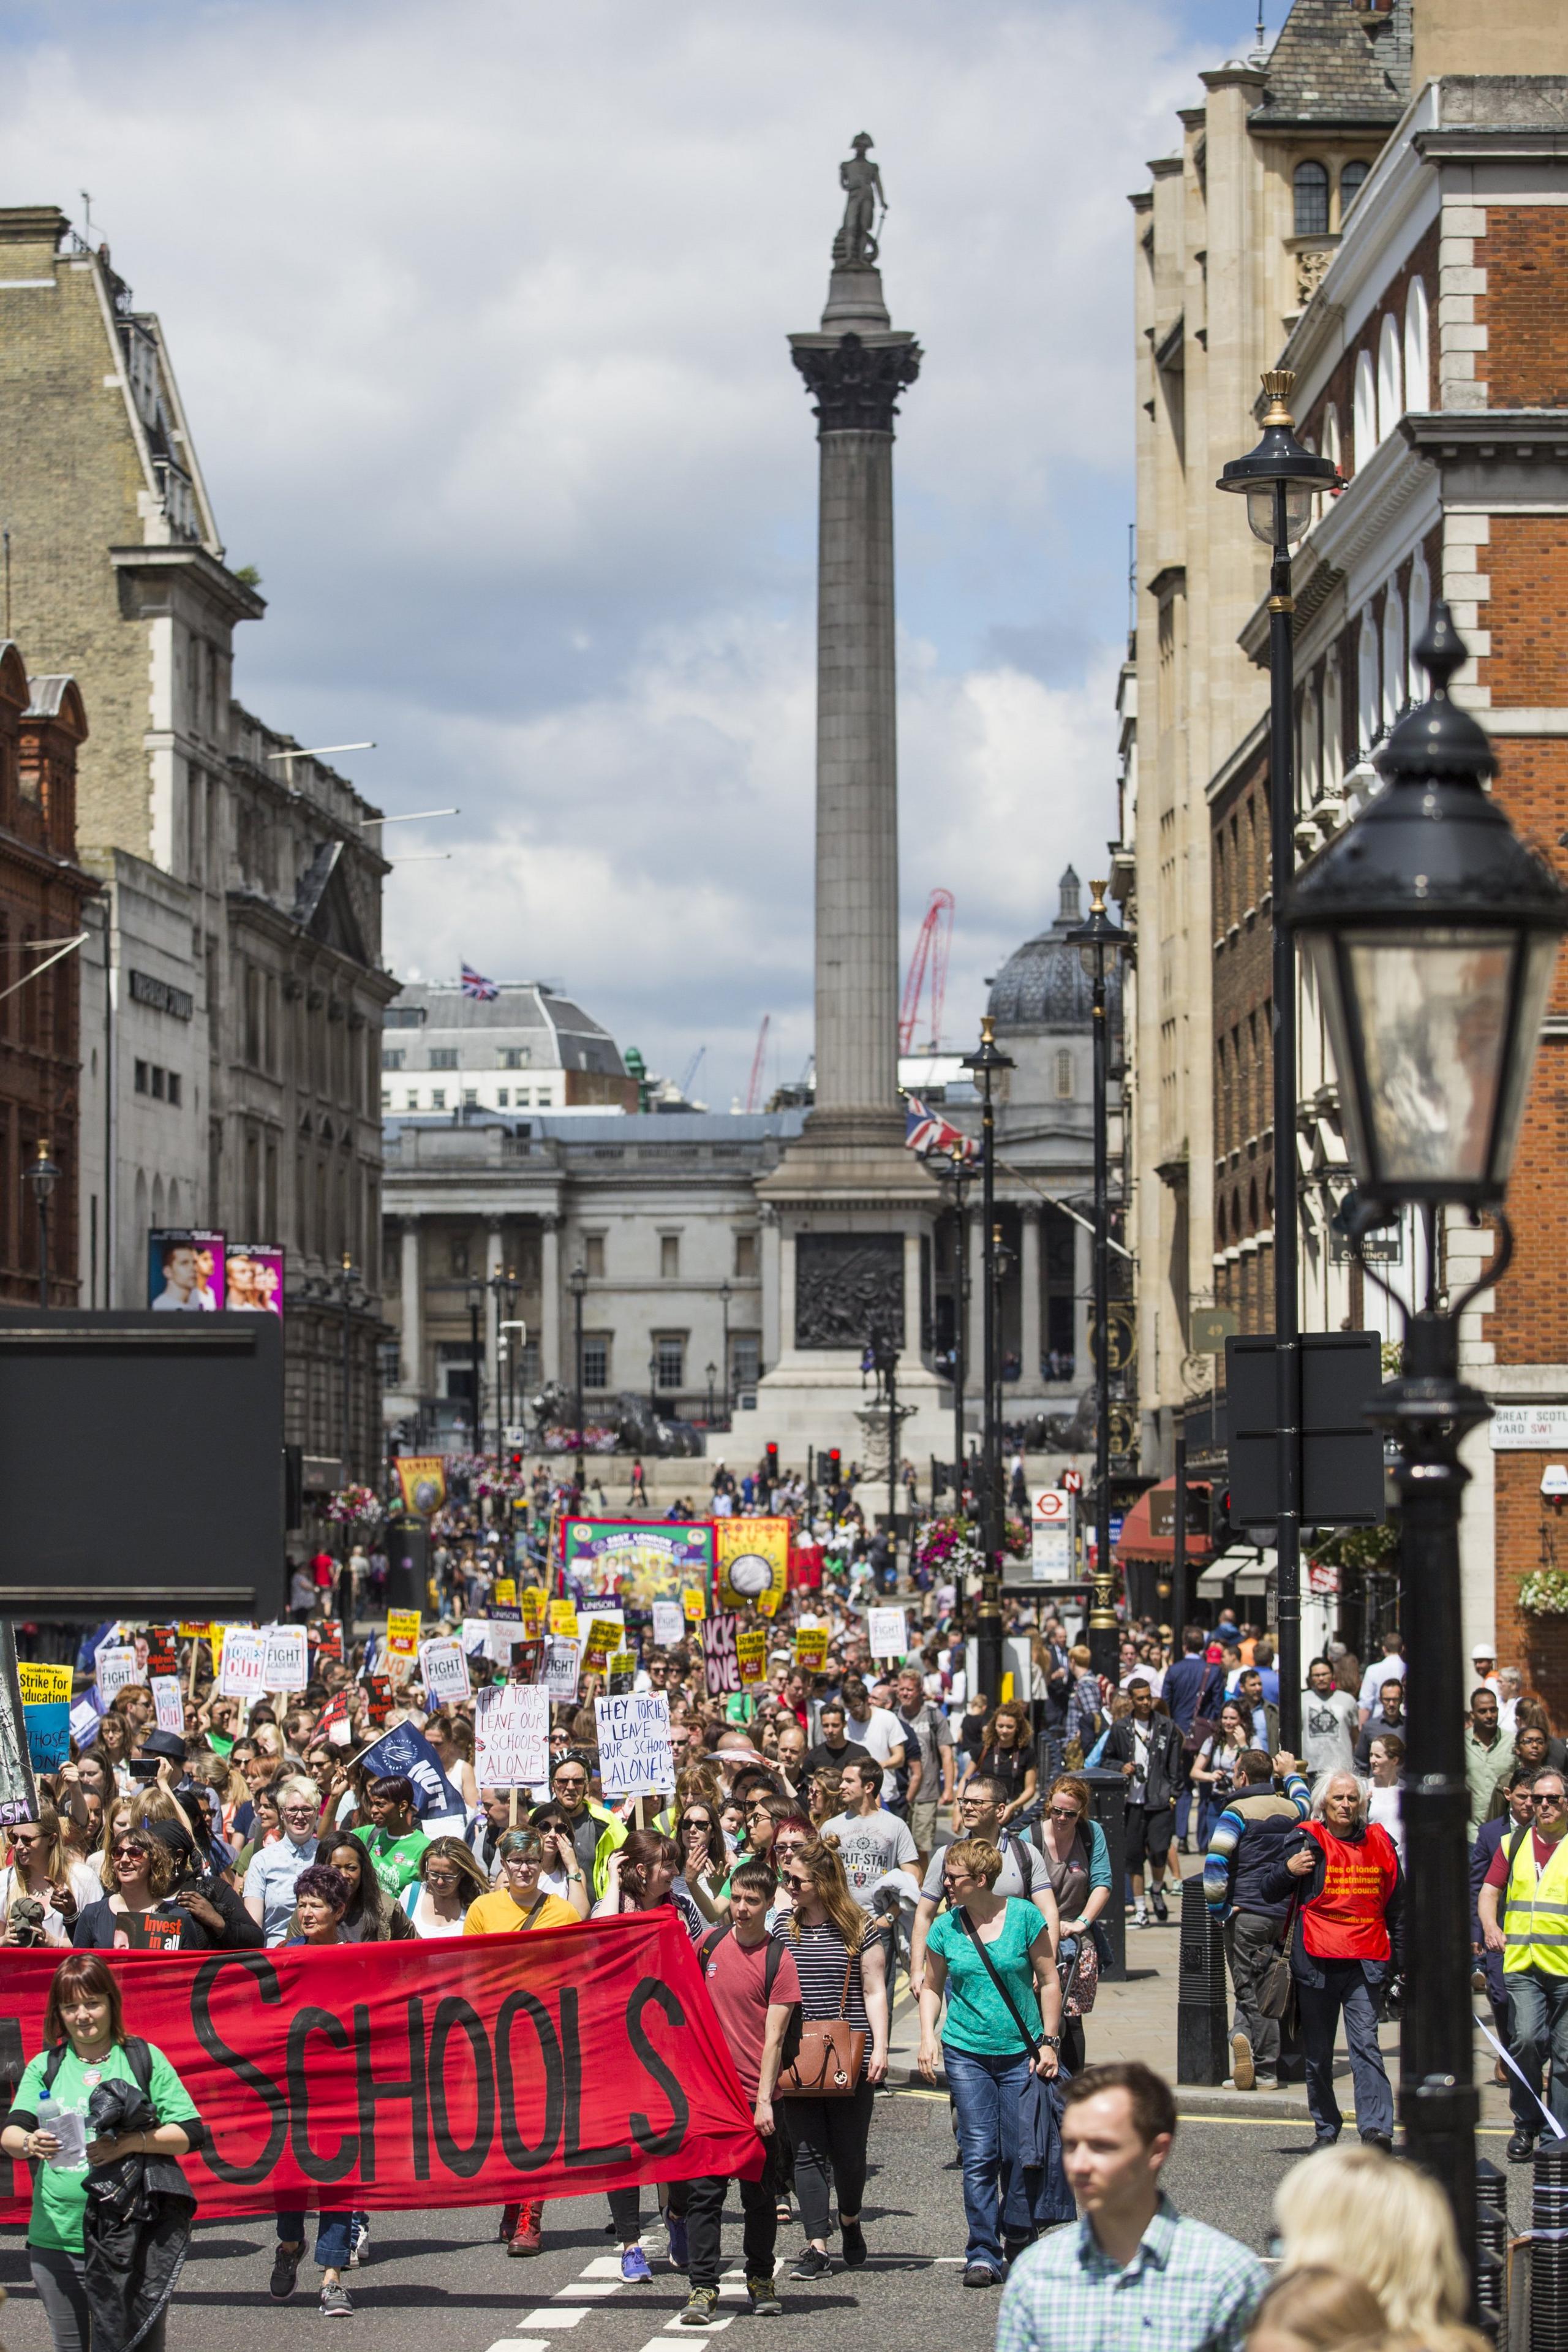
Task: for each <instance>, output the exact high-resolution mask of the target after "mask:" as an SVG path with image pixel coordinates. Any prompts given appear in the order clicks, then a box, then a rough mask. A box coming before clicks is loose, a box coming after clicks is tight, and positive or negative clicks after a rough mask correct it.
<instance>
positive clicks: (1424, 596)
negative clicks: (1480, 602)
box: [1405, 548, 1432, 702]
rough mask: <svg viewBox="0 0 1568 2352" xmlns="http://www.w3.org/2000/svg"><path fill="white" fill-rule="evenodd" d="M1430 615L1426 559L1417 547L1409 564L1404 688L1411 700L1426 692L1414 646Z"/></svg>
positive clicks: (1429, 591) (1430, 584) (1419, 639)
mask: <svg viewBox="0 0 1568 2352" xmlns="http://www.w3.org/2000/svg"><path fill="white" fill-rule="evenodd" d="M1431 617H1432V582H1431V577H1430V575H1429V573H1428V572H1427V559H1426V557H1425V556H1424V555H1423V554H1422V552H1421V551H1420V549H1419V548H1417V549H1416V556H1415V561H1414V562H1412V564H1411V566H1410V674H1409V678H1408V681H1407V683H1406V689H1405V690H1406V694H1407V695H1408V696H1409V698H1410V700H1411V701H1412V702H1420V701H1421V700H1422V699H1423V698H1425V695H1426V692H1427V676H1426V672H1425V671H1424V670H1423V669H1422V667H1421V665H1420V663H1419V662H1418V661H1417V660H1416V646H1418V645H1419V644H1420V642H1421V640H1422V638H1423V637H1424V636H1425V635H1426V634H1427V622H1428V621H1429V620H1430V619H1431Z"/></svg>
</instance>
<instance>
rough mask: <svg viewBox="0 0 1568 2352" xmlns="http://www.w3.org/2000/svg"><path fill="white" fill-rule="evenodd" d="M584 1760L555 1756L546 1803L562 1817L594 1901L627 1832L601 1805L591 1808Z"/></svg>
mask: <svg viewBox="0 0 1568 2352" xmlns="http://www.w3.org/2000/svg"><path fill="white" fill-rule="evenodd" d="M589 1787H590V1782H589V1778H588V1763H587V1759H585V1758H584V1757H583V1756H582V1755H581V1754H580V1751H579V1750H578V1749H577V1748H568V1749H567V1751H566V1754H565V1755H564V1756H558V1757H557V1759H556V1760H555V1762H554V1763H553V1764H552V1765H551V1766H550V1776H549V1792H550V1801H551V1802H552V1804H553V1805H554V1807H555V1808H556V1810H557V1811H558V1812H560V1813H564V1815H565V1816H566V1822H567V1827H568V1829H569V1830H570V1834H571V1842H572V1844H573V1845H574V1846H575V1848H576V1849H577V1860H578V1866H579V1868H580V1870H581V1871H582V1872H583V1874H584V1875H585V1876H586V1877H587V1879H588V1881H589V1883H590V1885H591V1886H592V1888H593V1894H594V1899H595V1900H596V1901H597V1900H598V1898H599V1896H600V1895H602V1894H603V1892H604V1889H605V1885H606V1884H607V1881H606V1876H605V1873H606V1870H607V1867H608V1865H609V1862H610V1857H611V1855H612V1853H614V1851H615V1849H616V1847H617V1846H618V1845H624V1844H625V1843H626V1838H627V1834H628V1832H627V1830H626V1826H625V1824H624V1822H618V1821H616V1820H615V1818H614V1816H613V1815H612V1814H611V1813H609V1812H607V1811H606V1810H605V1808H604V1807H603V1806H602V1805H600V1804H595V1802H594V1801H593V1799H592V1798H591V1796H590V1794H589Z"/></svg>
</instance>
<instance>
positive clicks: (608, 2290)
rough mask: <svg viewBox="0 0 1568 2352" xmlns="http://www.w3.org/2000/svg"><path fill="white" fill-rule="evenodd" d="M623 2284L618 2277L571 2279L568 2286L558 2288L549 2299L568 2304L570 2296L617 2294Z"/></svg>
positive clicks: (596, 2296) (597, 2296)
mask: <svg viewBox="0 0 1568 2352" xmlns="http://www.w3.org/2000/svg"><path fill="white" fill-rule="evenodd" d="M622 2284H624V2282H623V2281H622V2279H620V2278H618V2277H617V2278H612V2279H586V2278H579V2279H573V2280H572V2282H571V2284H570V2286H558V2287H557V2289H556V2291H555V2294H553V2296H552V2297H551V2298H550V2299H551V2301H552V2302H555V2303H565V2302H568V2301H569V2300H570V2297H571V2296H573V2295H579V2294H591V2295H593V2296H594V2297H595V2298H599V2297H601V2296H603V2295H607V2294H620V2292H621V2289H622Z"/></svg>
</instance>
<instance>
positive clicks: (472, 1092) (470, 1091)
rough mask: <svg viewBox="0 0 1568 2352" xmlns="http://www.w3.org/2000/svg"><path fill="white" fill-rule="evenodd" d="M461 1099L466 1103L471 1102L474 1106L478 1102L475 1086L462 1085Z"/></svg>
mask: <svg viewBox="0 0 1568 2352" xmlns="http://www.w3.org/2000/svg"><path fill="white" fill-rule="evenodd" d="M463 1099H464V1101H465V1103H468V1104H471V1105H474V1106H477V1104H478V1100H479V1096H478V1092H477V1090H476V1088H475V1087H464V1089H463Z"/></svg>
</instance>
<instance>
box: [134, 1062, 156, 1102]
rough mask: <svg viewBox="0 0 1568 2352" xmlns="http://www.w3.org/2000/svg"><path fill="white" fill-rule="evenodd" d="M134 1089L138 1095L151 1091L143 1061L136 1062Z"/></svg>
mask: <svg viewBox="0 0 1568 2352" xmlns="http://www.w3.org/2000/svg"><path fill="white" fill-rule="evenodd" d="M136 1091H137V1093H138V1094H139V1095H144V1094H149V1093H151V1092H152V1083H151V1080H150V1078H149V1076H148V1072H147V1065H146V1063H145V1062H138V1063H137V1065H136Z"/></svg>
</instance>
